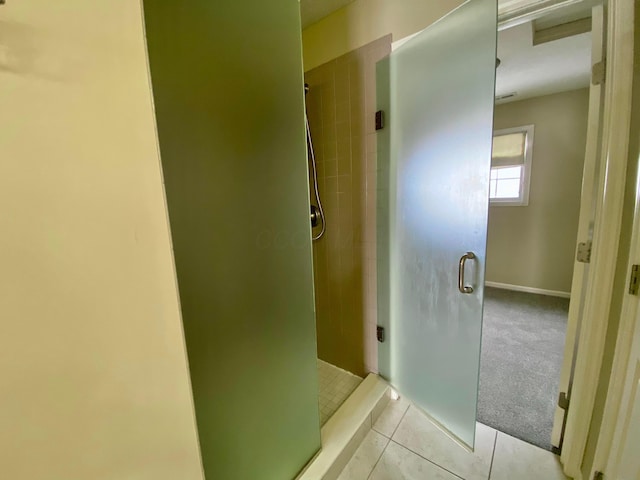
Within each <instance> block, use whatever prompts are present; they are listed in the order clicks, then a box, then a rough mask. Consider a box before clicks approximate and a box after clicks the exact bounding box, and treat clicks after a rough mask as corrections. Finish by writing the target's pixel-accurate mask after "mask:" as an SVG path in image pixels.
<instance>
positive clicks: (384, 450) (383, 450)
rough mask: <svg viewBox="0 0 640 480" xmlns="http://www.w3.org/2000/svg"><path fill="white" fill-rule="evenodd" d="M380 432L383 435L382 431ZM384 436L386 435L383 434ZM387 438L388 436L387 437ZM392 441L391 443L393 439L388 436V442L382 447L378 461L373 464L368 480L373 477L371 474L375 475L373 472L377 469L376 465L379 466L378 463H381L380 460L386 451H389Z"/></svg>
mask: <svg viewBox="0 0 640 480" xmlns="http://www.w3.org/2000/svg"><path fill="white" fill-rule="evenodd" d="M378 434H379V435H382V434H381V433H378ZM382 436H383V437H384V435H382ZM385 438H387V437H385ZM390 443H391V439H390V438H387V444H386V445H385V446H384V448H383V449H382V452H380V456H379V457H378V459H377V460H376V463H374V464H373V467H372V468H371V471H370V472H369V475H367V480H369V479H370V478H371V475H373V472H374V471H375V469H376V467H377V466H378V463H380V460H381V459H382V456H383V455H384V452H386V451H387V447H388V446H389V444H390Z"/></svg>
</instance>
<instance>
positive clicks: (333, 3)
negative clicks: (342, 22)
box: [300, 0, 354, 28]
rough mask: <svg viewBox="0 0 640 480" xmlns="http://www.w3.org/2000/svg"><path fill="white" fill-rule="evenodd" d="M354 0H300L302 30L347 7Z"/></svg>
mask: <svg viewBox="0 0 640 480" xmlns="http://www.w3.org/2000/svg"><path fill="white" fill-rule="evenodd" d="M353 1H354V0H300V14H301V16H302V28H307V27H308V26H309V25H311V24H312V23H316V22H317V21H318V20H320V19H322V18H324V17H326V16H327V15H329V14H331V13H333V12H335V11H336V10H340V9H341V8H342V7H345V6H347V5H349V4H350V3H351V2H353Z"/></svg>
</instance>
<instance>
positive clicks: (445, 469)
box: [389, 439, 464, 480]
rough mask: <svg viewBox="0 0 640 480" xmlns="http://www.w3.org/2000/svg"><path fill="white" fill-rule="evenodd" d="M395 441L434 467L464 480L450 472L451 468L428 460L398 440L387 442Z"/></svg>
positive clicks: (461, 479) (392, 440)
mask: <svg viewBox="0 0 640 480" xmlns="http://www.w3.org/2000/svg"><path fill="white" fill-rule="evenodd" d="M391 442H393V443H395V444H396V445H398V446H399V447H402V448H404V449H406V450H409V451H410V452H411V453H413V454H415V455H417V456H418V457H420V458H422V459H423V460H426V461H427V462H429V463H430V464H432V465H435V466H436V467H438V468H440V469H441V470H444V471H445V472H447V473H450V474H451V475H453V476H454V477H457V478H459V479H460V480H464V478H463V477H461V476H460V475H458V474H457V473H454V472H452V471H451V470H449V469H447V468H445V467H443V466H442V465H439V464H437V463H436V462H434V461H433V460H429V459H428V458H427V457H423V456H422V455H420V454H419V453H418V452H416V451H414V450H412V449H410V448H409V447H407V446H406V445H402V444H401V443H400V442H396V441H395V440H394V439H391V441H390V442H389V443H391Z"/></svg>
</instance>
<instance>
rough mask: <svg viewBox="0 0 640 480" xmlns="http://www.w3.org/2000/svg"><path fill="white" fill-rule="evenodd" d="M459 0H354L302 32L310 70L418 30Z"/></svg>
mask: <svg viewBox="0 0 640 480" xmlns="http://www.w3.org/2000/svg"><path fill="white" fill-rule="evenodd" d="M461 3H463V2H462V1H458V0H393V1H390V0H355V2H353V3H351V4H349V5H348V6H346V7H344V8H341V9H340V10H338V11H336V12H334V13H332V14H331V15H329V16H328V17H325V18H324V19H322V20H320V21H319V22H317V23H314V24H313V25H310V26H309V27H307V28H306V29H304V30H303V32H302V43H303V55H304V69H305V71H306V70H310V69H312V68H314V67H317V66H318V65H321V64H323V63H325V62H328V61H329V60H333V59H334V58H336V57H339V56H340V55H343V54H345V53H347V52H350V51H351V50H354V49H356V48H359V47H362V46H363V45H366V44H368V43H370V42H373V41H374V40H377V39H378V38H381V37H383V36H385V35H388V34H392V36H393V41H396V40H400V39H401V38H404V37H406V36H407V35H411V34H412V33H416V32H419V31H420V30H422V29H424V28H426V27H427V26H429V25H431V24H432V23H433V22H435V21H436V20H438V19H439V18H440V17H442V16H443V15H445V14H446V13H448V12H449V11H451V10H453V9H454V8H455V7H457V6H458V5H460V4H461Z"/></svg>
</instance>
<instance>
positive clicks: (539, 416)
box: [478, 287, 569, 450]
mask: <svg viewBox="0 0 640 480" xmlns="http://www.w3.org/2000/svg"><path fill="white" fill-rule="evenodd" d="M568 310H569V300H568V299H564V298H556V297H549V296H546V295H536V294H531V293H521V292H513V291H509V290H499V289H496V288H489V287H487V288H486V289H485V304H484V323H483V331H482V356H481V362H480V388H479V394H478V395H479V398H478V421H479V422H481V423H484V424H486V425H489V426H491V427H493V428H495V429H497V430H499V431H501V432H504V433H507V434H509V435H512V436H514V437H517V438H519V439H521V440H524V441H526V442H529V443H532V444H534V445H537V446H539V447H542V448H545V449H547V450H549V449H550V448H551V444H550V438H551V429H552V427H553V414H554V410H555V405H556V401H557V395H558V382H559V377H560V368H561V366H562V357H563V350H564V340H565V332H566V329H567V313H568Z"/></svg>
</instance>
